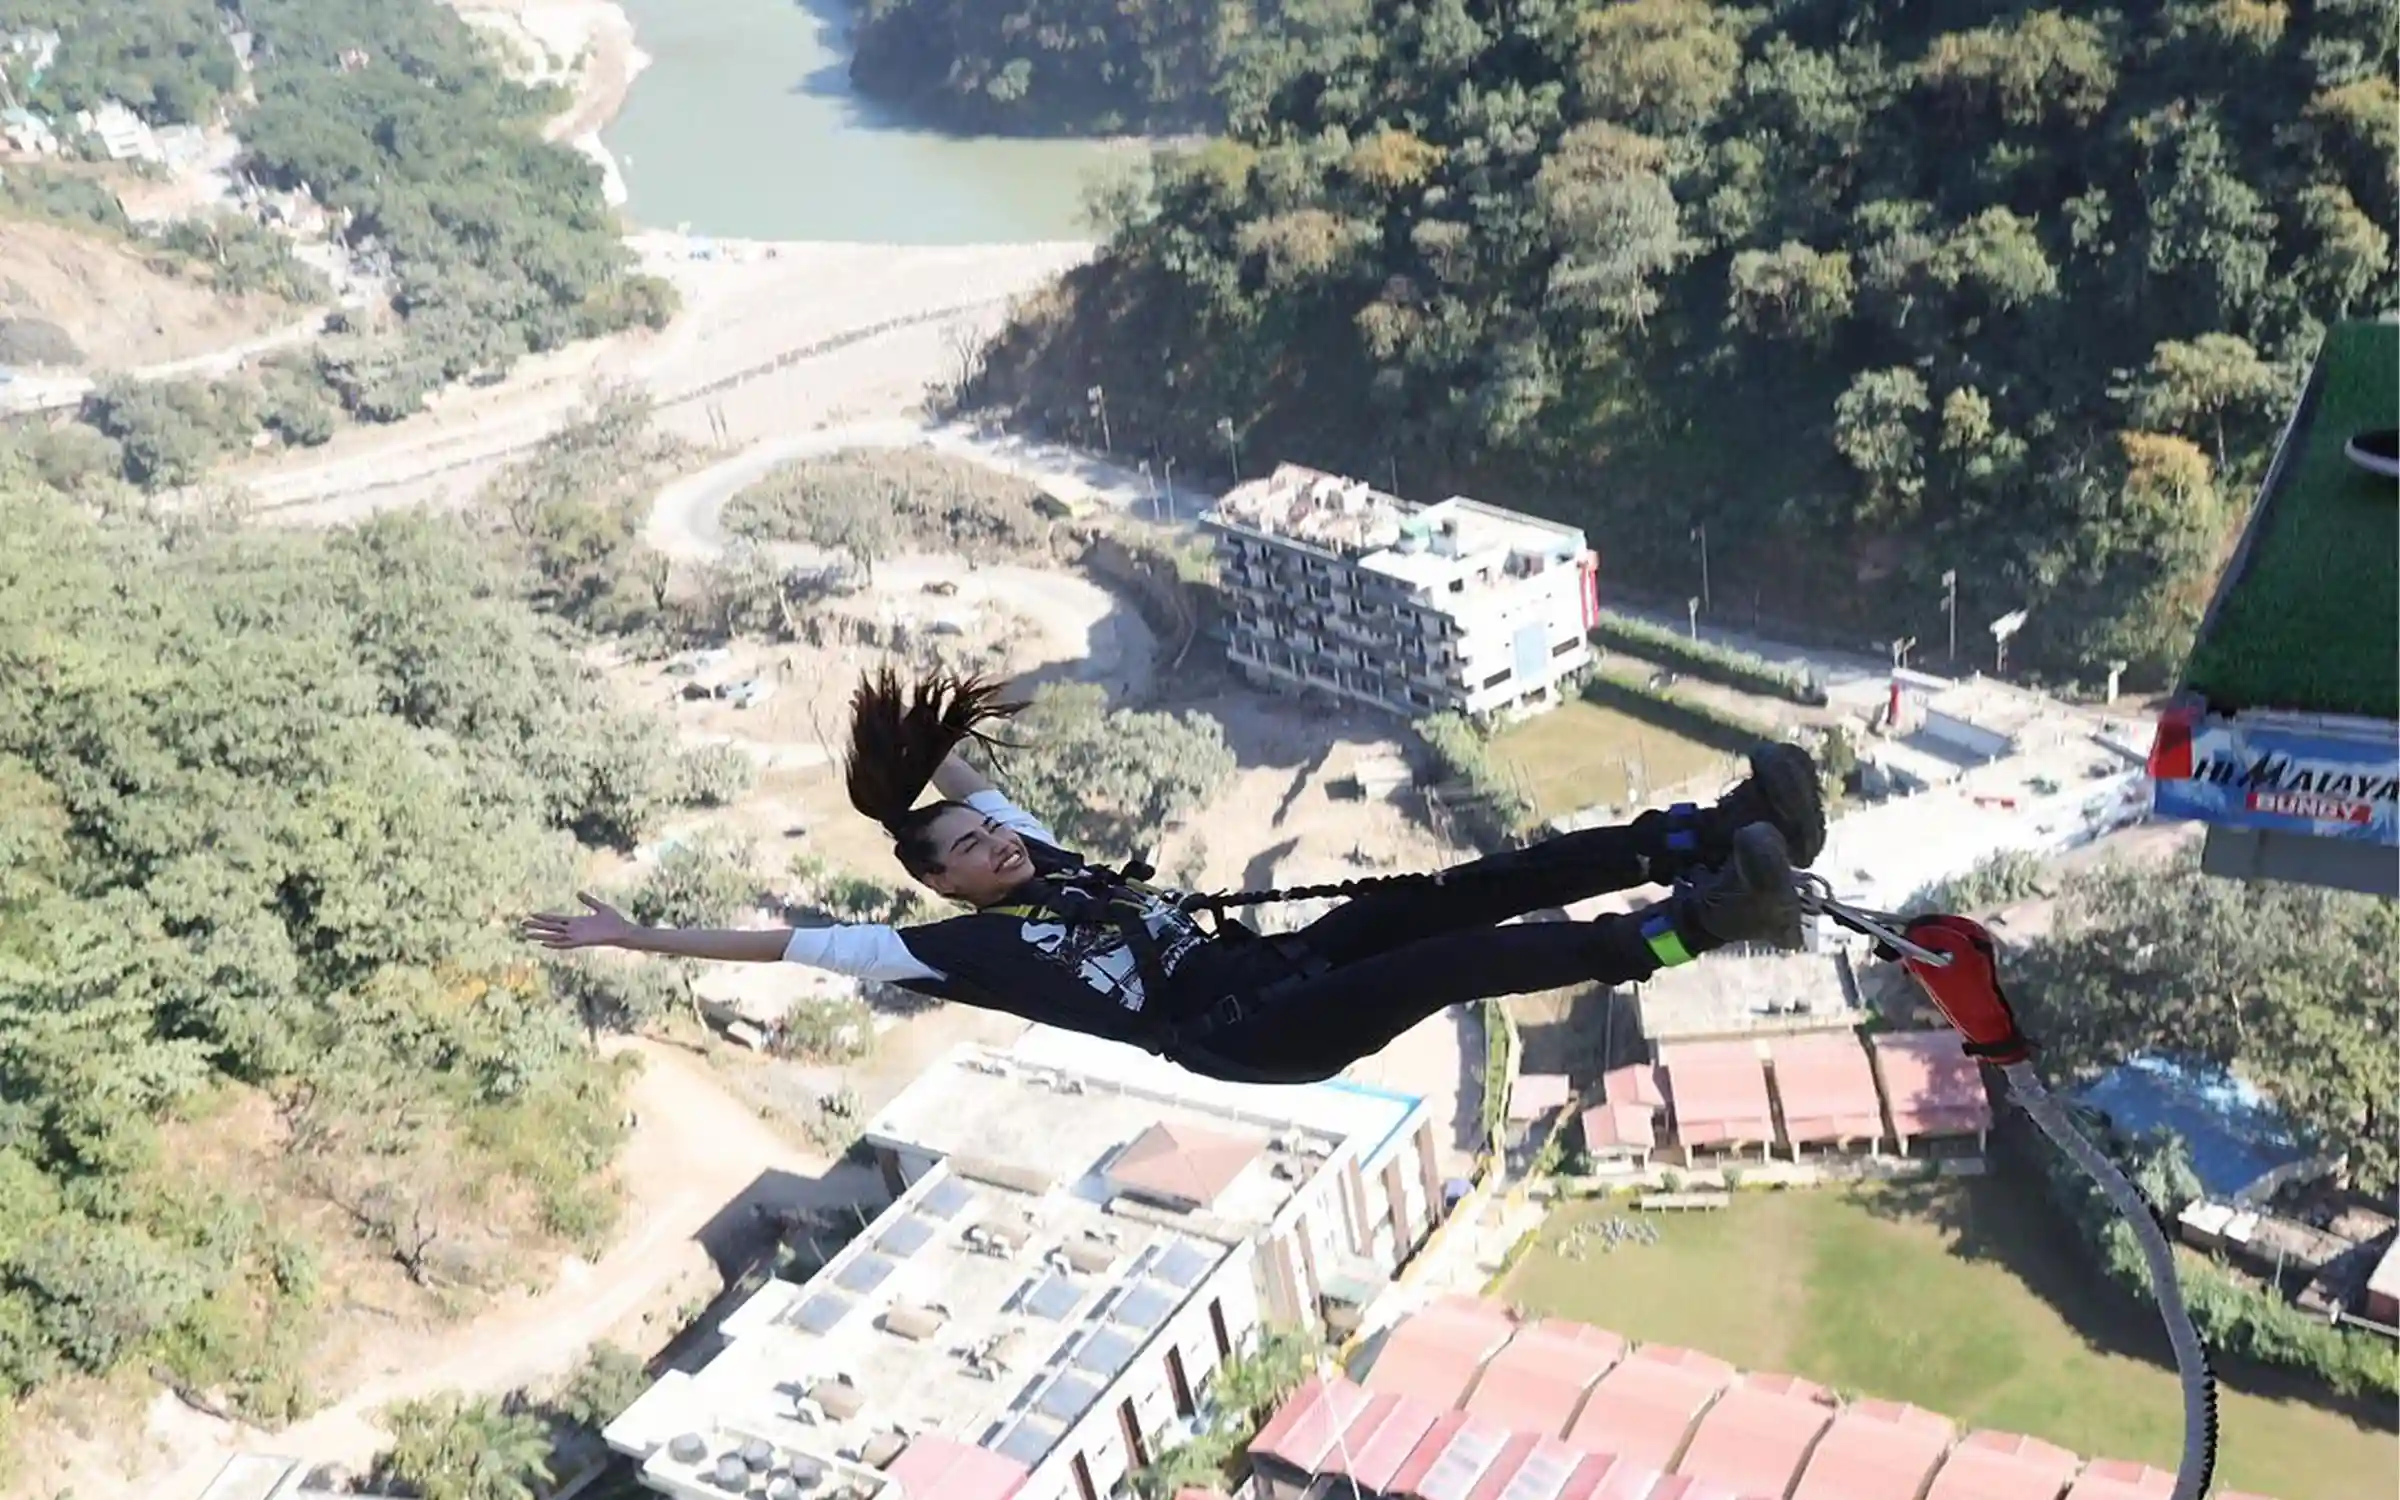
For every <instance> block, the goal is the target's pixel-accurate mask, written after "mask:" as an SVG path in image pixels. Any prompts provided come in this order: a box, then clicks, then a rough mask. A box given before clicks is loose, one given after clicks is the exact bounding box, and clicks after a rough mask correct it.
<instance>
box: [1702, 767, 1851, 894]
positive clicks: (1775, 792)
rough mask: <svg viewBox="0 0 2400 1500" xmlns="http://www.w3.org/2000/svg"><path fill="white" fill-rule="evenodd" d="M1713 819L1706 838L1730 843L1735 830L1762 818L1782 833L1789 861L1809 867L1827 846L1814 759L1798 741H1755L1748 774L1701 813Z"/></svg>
mask: <svg viewBox="0 0 2400 1500" xmlns="http://www.w3.org/2000/svg"><path fill="white" fill-rule="evenodd" d="M1703 822H1705V823H1707V824H1710V825H1713V826H1711V827H1710V828H1709V829H1708V833H1709V834H1710V835H1713V837H1710V838H1709V839H1708V840H1707V842H1709V843H1711V844H1714V845H1716V846H1717V847H1719V848H1725V849H1730V848H1731V847H1732V844H1733V840H1734V837H1735V835H1736V834H1737V832H1738V831H1739V830H1741V829H1743V828H1747V827H1748V826H1749V825H1751V824H1753V823H1765V824H1768V825H1770V826H1772V827H1773V828H1774V830H1775V831H1776V832H1777V833H1780V834H1782V835H1783V843H1784V847H1785V848H1786V849H1787V850H1788V851H1789V852H1790V855H1791V861H1792V863H1793V864H1794V865H1795V866H1797V867H1799V868H1800V869H1803V870H1805V869H1807V868H1808V867H1809V866H1810V865H1813V864H1815V863H1816V862H1817V856H1818V855H1820V854H1822V853H1824V852H1825V792H1824V788H1823V787H1822V786H1820V785H1819V784H1818V781H1817V763H1816V762H1815V761H1813V760H1811V759H1810V758H1809V754H1808V752H1807V751H1806V750H1803V749H1801V748H1800V747H1799V746H1798V745H1759V746H1755V747H1753V748H1752V750H1751V751H1750V779H1749V780H1748V781H1745V782H1743V783H1742V784H1741V785H1740V786H1737V787H1735V788H1734V789H1733V790H1732V791H1730V792H1727V793H1726V794H1725V795H1724V796H1723V797H1722V798H1720V799H1719V800H1718V802H1717V805H1716V806H1715V807H1712V808H1710V809H1709V810H1708V811H1707V813H1705V814H1704V815H1703Z"/></svg>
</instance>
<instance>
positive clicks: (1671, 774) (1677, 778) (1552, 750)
mask: <svg viewBox="0 0 2400 1500" xmlns="http://www.w3.org/2000/svg"><path fill="white" fill-rule="evenodd" d="M1492 750H1493V754H1494V756H1495V758H1497V759H1498V760H1500V761H1501V762H1502V763H1504V764H1506V765H1511V766H1514V767H1516V768H1517V769H1518V770H1520V771H1521V772H1523V774H1524V777H1525V783H1526V787H1527V789H1528V790H1529V791H1530V792H1531V793H1532V795H1533V803H1534V810H1535V811H1536V812H1538V813H1540V814H1541V815H1542V816H1543V817H1545V818H1554V817H1558V816H1559V815H1561V814H1563V813H1571V812H1578V811H1580V810H1582V809H1583V808H1587V807H1591V806H1593V805H1595V804H1602V803H1604V804H1606V805H1608V806H1610V807H1624V806H1626V805H1627V804H1628V803H1630V802H1631V801H1632V800H1633V798H1632V796H1631V795H1630V792H1629V773H1630V774H1631V775H1638V776H1640V777H1641V778H1642V785H1643V788H1644V792H1645V795H1653V794H1656V793H1658V792H1663V791H1665V790H1667V789H1668V788H1669V787H1673V786H1678V785H1681V784H1682V783H1683V782H1686V781H1689V780H1691V779H1692V778H1693V777H1695V776H1699V775H1701V774H1703V773H1705V772H1709V771H1712V770H1716V769H1719V768H1724V767H1730V766H1732V765H1733V764H1734V761H1733V758H1732V757H1730V756H1727V755H1725V754H1723V753H1721V752H1719V751H1715V750H1711V749H1710V748H1709V747H1707V746H1706V745H1703V744H1701V743H1699V742H1698V741H1696V740H1691V739H1686V738H1685V737H1684V736H1682V735H1679V734H1675V733H1672V732H1671V731H1668V730H1664V729H1660V728H1658V727H1657V726H1656V725H1653V724H1645V723H1643V722H1642V721H1641V720H1639V719H1637V718H1634V717H1633V716H1632V715H1630V714H1626V713H1622V712H1620V711H1618V710H1616V709H1613V708H1602V707H1601V706H1600V705H1598V704H1596V703H1589V702H1586V701H1584V700H1583V699H1581V698H1576V699H1573V700H1571V701H1569V702H1567V703H1564V704H1561V705H1560V706H1559V707H1557V708H1554V709H1552V710H1551V711H1550V712H1548V713H1546V714H1540V715H1537V716H1535V717H1534V718H1531V719H1527V720H1526V721H1525V722H1523V723H1521V724H1515V725H1511V726H1510V727H1509V728H1507V729H1504V730H1502V731H1501V732H1500V733H1499V735H1498V736H1496V737H1495V738H1494V739H1493V741H1492ZM1739 774H1740V773H1739V772H1738V771H1729V772H1728V776H1729V779H1730V778H1731V777H1733V776H1738V775H1739Z"/></svg>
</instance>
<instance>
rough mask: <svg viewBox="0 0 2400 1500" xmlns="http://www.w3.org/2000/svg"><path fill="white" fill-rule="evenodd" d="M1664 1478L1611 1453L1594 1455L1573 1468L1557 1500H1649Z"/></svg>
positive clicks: (1647, 1467) (1652, 1470)
mask: <svg viewBox="0 0 2400 1500" xmlns="http://www.w3.org/2000/svg"><path fill="white" fill-rule="evenodd" d="M1665 1478H1666V1476H1665V1475H1663V1474H1661V1473H1659V1472H1658V1470H1656V1469H1654V1468H1652V1467H1650V1466H1649V1465H1648V1464H1644V1463H1636V1462H1634V1461H1633V1460H1632V1459H1630V1458H1620V1457H1618V1456H1617V1455H1616V1454H1613V1453H1595V1454H1593V1455H1592V1456H1591V1457H1590V1458H1587V1459H1585V1460H1584V1461H1583V1462H1582V1463H1581V1464H1580V1465H1578V1466H1577V1467H1576V1470H1575V1477H1574V1478H1573V1479H1572V1480H1570V1481H1568V1483H1567V1489H1566V1493H1565V1494H1563V1495H1561V1496H1559V1500H1650V1497H1651V1496H1652V1495H1654V1494H1656V1493H1657V1492H1658V1486H1659V1485H1660V1483H1661V1482H1663V1481H1664V1480H1665ZM1511 1500H1514V1497H1511Z"/></svg>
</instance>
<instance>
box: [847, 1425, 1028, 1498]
mask: <svg viewBox="0 0 2400 1500" xmlns="http://www.w3.org/2000/svg"><path fill="white" fill-rule="evenodd" d="M883 1472H884V1477H885V1478H886V1479H888V1480H890V1481H891V1482H892V1483H893V1484H895V1485H897V1486H898V1487H899V1489H900V1492H901V1493H902V1494H904V1495H906V1496H907V1497H908V1500H1009V1497H1010V1496H1011V1495H1014V1494H1015V1493H1016V1492H1017V1491H1018V1490H1021V1489H1023V1488H1024V1487H1025V1481H1026V1480H1027V1479H1028V1478H1030V1477H1032V1474H1033V1471H1032V1470H1031V1469H1028V1468H1026V1467H1025V1466H1024V1465H1023V1464H1021V1463H1018V1462H1017V1461H1016V1460H1015V1459H1012V1458H1003V1457H1002V1456H1001V1455H999V1454H997V1453H994V1452H993V1451H991V1450H990V1449H989V1448H971V1447H968V1446H967V1445H966V1444H965V1443H954V1442H952V1441H950V1439H948V1438H945V1437H938V1436H935V1435H933V1434H931V1433H928V1434H926V1435H924V1436H921V1437H915V1438H911V1439H910V1440H909V1444H908V1446H907V1447H906V1448H904V1449H902V1450H901V1453H900V1456H899V1457H898V1458H896V1459H894V1460H892V1466H891V1467H890V1468H888V1469H886V1470H884V1471H883Z"/></svg>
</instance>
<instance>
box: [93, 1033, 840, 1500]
mask: <svg viewBox="0 0 2400 1500" xmlns="http://www.w3.org/2000/svg"><path fill="white" fill-rule="evenodd" d="M618 1050H621V1051H622V1050H630V1051H633V1052H635V1053H638V1054H639V1055H640V1056H641V1058H642V1061H643V1070H642V1073H641V1075H640V1076H639V1077H638V1078H637V1079H636V1080H635V1081H634V1083H633V1086H632V1089H631V1103H632V1107H633V1109H634V1112H635V1113H636V1115H637V1116H638V1117H639V1120H640V1124H639V1125H638V1126H637V1127H636V1128H635V1130H634V1132H633V1134H632V1137H631V1140H630V1142H629V1143H628V1145H627V1147H626V1150H625V1152H624V1154H623V1155H622V1157H620V1158H619V1170H620V1172H621V1173H622V1174H623V1180H624V1185H625V1192H626V1197H627V1200H628V1201H629V1203H630V1204H631V1205H633V1206H632V1208H631V1209H630V1210H629V1215H628V1219H627V1223H626V1225H625V1229H626V1233H625V1234H624V1237H623V1238H621V1239H619V1240H618V1242H617V1243H616V1244H615V1245H614V1246H612V1247H611V1248H610V1249H609V1251H608V1252H607V1253H606V1254H605V1255H603V1256H602V1257H601V1258H600V1259H599V1261H598V1262H597V1263H595V1264H588V1265H587V1264H584V1263H581V1262H577V1261H569V1262H568V1263H567V1265H566V1267H565V1268H564V1269H563V1270H562V1272H561V1274H560V1275H559V1277H558V1278H557V1280H556V1282H555V1283H554V1284H553V1285H552V1286H551V1287H550V1288H549V1290H547V1291H545V1292H543V1293H541V1294H540V1295H538V1296H531V1297H524V1298H520V1299H517V1300H515V1301H512V1302H508V1303H504V1304H501V1305H498V1306H495V1307H493V1308H491V1309H489V1310H488V1311H486V1312H485V1313H484V1314H483V1315H482V1316H480V1317H478V1318H476V1319H475V1320H474V1321H473V1322H471V1323H469V1324H466V1325H464V1326H463V1327H458V1328H449V1329H437V1330H430V1331H428V1332H425V1333H421V1334H414V1335H405V1336H401V1337H397V1338H393V1339H389V1340H387V1341H385V1342H384V1344H383V1345H382V1347H381V1351H380V1352H381V1354H382V1359H381V1361H380V1364H381V1366H382V1367H381V1368H380V1369H378V1370H376V1371H374V1372H373V1373H371V1374H368V1373H366V1372H361V1373H362V1374H364V1375H365V1379H364V1383H363V1384H360V1385H358V1386H356V1387H355V1388H353V1389H352V1391H351V1393H350V1395H349V1396H347V1397H346V1398H345V1399H343V1400H342V1401H341V1402H340V1403H339V1404H338V1405H335V1406H331V1407H328V1408H327V1409H325V1410H324V1411H321V1412H319V1413H317V1414H316V1415H315V1416H313V1417H311V1418H309V1419H308V1420H307V1421H305V1422H302V1423H300V1424H298V1425H297V1426H294V1427H290V1428H287V1429H285V1430H284V1431H282V1432H279V1433H261V1432H256V1431H248V1430H238V1429H234V1428H231V1427H228V1426H224V1425H222V1424H208V1425H209V1426H211V1427H214V1428H215V1430H214V1431H213V1432H210V1433H200V1432H195V1431H194V1430H193V1427H194V1423H193V1422H191V1421H179V1422H177V1423H176V1424H175V1428H176V1430H175V1431H174V1432H172V1433H171V1434H169V1433H160V1432H154V1433H153V1434H152V1436H153V1437H161V1438H167V1437H171V1439H172V1441H173V1443H174V1445H175V1446H176V1447H177V1448H178V1449H179V1450H181V1453H180V1457H179V1458H177V1459H172V1460H168V1461H167V1462H166V1463H164V1464H162V1465H161V1466H160V1467H158V1468H156V1469H153V1470H152V1471H151V1472H149V1473H148V1474H146V1475H143V1476H141V1477H140V1478H139V1479H138V1480H135V1481H130V1482H129V1481H127V1480H126V1479H125V1478H124V1477H123V1476H121V1475H108V1474H103V1473H99V1472H94V1473H91V1474H86V1475H82V1476H78V1488H79V1490H80V1491H81V1492H83V1493H89V1494H132V1493H143V1494H155V1495H161V1496H168V1497H181V1496H190V1495H197V1494H199V1493H200V1491H201V1490H202V1489H203V1488H205V1487H206V1486H207V1484H208V1481H209V1480H210V1479H211V1478H212V1477H214V1475H215V1474H216V1472H217V1470H218V1469H220V1468H222V1467H223V1466H224V1464H225V1462H226V1460H227V1459H229V1458H231V1457H232V1456H233V1455H234V1454H236V1453H278V1454H288V1455H294V1456H298V1457H301V1458H304V1459H306V1460H307V1461H308V1462H310V1463H311V1464H323V1463H340V1464H345V1465H348V1466H350V1467H352V1468H353V1469H357V1468H361V1467H363V1466H364V1465H365V1463H366V1462H367V1461H369V1460H371V1459H372V1458H373V1456H374V1454H375V1452H376V1450H377V1448H378V1447H379V1445H380V1443H381V1441H382V1437H383V1434H382V1433H381V1432H380V1430H379V1429H377V1427H376V1426H375V1424H374V1414H375V1412H376V1411H377V1410H378V1409H379V1408H381V1407H384V1406H388V1405H390V1404H391V1403H393V1402H396V1401H406V1400H410V1399H412V1398H415V1397H420V1396H426V1395H431V1394H433V1393H435V1392H439V1391H450V1390H457V1391H470V1392H477V1393H487V1394H496V1393H499V1392H504V1391H508V1390H512V1389H515V1388H517V1387H519V1386H523V1385H527V1384H530V1383H534V1382H538V1381H541V1380H544V1379H547V1378H550V1377H553V1376H556V1375H559V1374H561V1373H563V1372H565V1371H566V1370H568V1369H570V1368H572V1367H573V1366H574V1364H575V1362H576V1360H577V1359H578V1357H580V1355H581V1354H582V1352H583V1350H584V1349H585V1348H587V1347H589V1346H590V1345H591V1344H592V1343H594V1342H595V1341H597V1340H599V1339H603V1338H607V1337H609V1336H611V1335H612V1334H615V1335H618V1336H630V1332H629V1331H630V1329H631V1328H632V1327H633V1326H634V1325H638V1323H639V1320H640V1317H641V1315H642V1313H643V1312H644V1311H645V1310H646V1309H648V1308H650V1307H651V1306H652V1305H653V1304H655V1303H656V1302H657V1301H658V1300H659V1298H661V1297H662V1296H666V1295H671V1294H672V1292H673V1289H674V1288H675V1287H676V1285H677V1284H678V1283H679V1282H681V1281H684V1280H686V1279H688V1278H689V1277H691V1276H692V1275H694V1274H695V1272H697V1271H700V1270H702V1269H704V1267H705V1260H706V1258H705V1255H704V1254H703V1253H702V1252H701V1250H700V1249H699V1247H698V1246H697V1244H696V1243H695V1242H694V1237H695V1236H696V1235H697V1234H698V1233H699V1231H700V1230H701V1229H702V1228H703V1227H704V1226H705V1225H707V1224H708V1223H710V1221H711V1220H713V1219H716V1218H717V1217H718V1216H719V1215H720V1214H722V1213H724V1212H725V1210H726V1209H727V1207H728V1206H729V1205H733V1206H736V1207H737V1208H738V1206H739V1205H740V1204H742V1203H743V1202H744V1201H745V1200H746V1199H747V1198H749V1197H753V1196H755V1197H758V1198H761V1199H764V1198H766V1197H769V1196H772V1197H774V1198H776V1200H777V1202H776V1206H778V1207H783V1206H790V1207H809V1206H818V1205H829V1204H841V1203H847V1202H854V1201H875V1200H876V1199H877V1198H878V1196H879V1195H880V1192H881V1185H880V1183H879V1181H878V1180H877V1179H876V1178H875V1176H874V1175H873V1174H872V1173H869V1172H866V1171H863V1170H861V1169H858V1168H855V1167H839V1166H836V1165H834V1164H832V1163H829V1162H827V1161H825V1160H823V1159H821V1158H817V1157H812V1156H809V1155H807V1154H804V1153H801V1152H799V1151H795V1150H794V1149H793V1148H792V1147H791V1146H790V1145H789V1144H787V1143H786V1142H785V1141H784V1140H783V1138H782V1137H780V1136H778V1135H777V1134H776V1133H775V1132H774V1131H773V1130H772V1129H770V1128H769V1127H768V1126H767V1124H766V1123H765V1122H764V1121H762V1120H761V1119H759V1117H758V1115H757V1113H756V1112H755V1111H754V1110H752V1109H751V1108H749V1107H748V1106H746V1105H745V1104H743V1103H742V1102H741V1101H740V1100H738V1099H736V1098H735V1097H734V1096H733V1095H731V1094H729V1093H728V1092H726V1090H725V1088H724V1087H723V1085H722V1084H720V1083H719V1082H718V1081H717V1080H716V1079H715V1078H714V1077H713V1076H712V1075H711V1074H710V1073H709V1071H708V1069H707V1068H706V1067H705V1066H704V1065H703V1064H702V1063H701V1062H699V1061H698V1060H697V1059H695V1058H693V1057H691V1056H690V1055H689V1054H687V1053H685V1052H683V1051H681V1050H679V1049H677V1048H675V1047H673V1046H670V1045H667V1044H663V1043H657V1042H649V1041H627V1042H621V1043H619V1044H618ZM768 1173H777V1174H788V1175H779V1176H778V1177H776V1178H774V1179H773V1180H772V1181H771V1183H770V1184H769V1185H768V1186H767V1187H766V1188H765V1189H763V1190H761V1189H760V1188H759V1186H758V1185H759V1183H760V1179H761V1178H762V1176H764V1175H766V1174H768ZM86 1486H88V1488H86Z"/></svg>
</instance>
